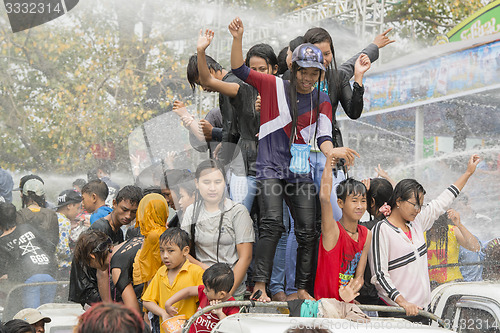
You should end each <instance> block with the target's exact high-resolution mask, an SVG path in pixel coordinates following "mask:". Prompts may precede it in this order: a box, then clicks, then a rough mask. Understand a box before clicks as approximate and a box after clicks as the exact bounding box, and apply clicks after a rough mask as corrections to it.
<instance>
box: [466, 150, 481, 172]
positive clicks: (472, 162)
mask: <svg viewBox="0 0 500 333" xmlns="http://www.w3.org/2000/svg"><path fill="white" fill-rule="evenodd" d="M479 162H481V158H480V157H479V155H477V154H474V155H472V156H471V157H470V158H469V162H468V163H467V172H469V173H470V174H473V173H474V172H475V171H476V167H477V165H478V164H479Z"/></svg>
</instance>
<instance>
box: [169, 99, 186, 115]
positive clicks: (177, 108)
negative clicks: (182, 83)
mask: <svg viewBox="0 0 500 333" xmlns="http://www.w3.org/2000/svg"><path fill="white" fill-rule="evenodd" d="M172 111H174V113H175V114H176V115H178V116H179V117H183V116H188V115H189V112H188V110H187V109H186V105H185V104H184V103H183V102H181V101H178V100H175V101H174V105H173V107H172Z"/></svg>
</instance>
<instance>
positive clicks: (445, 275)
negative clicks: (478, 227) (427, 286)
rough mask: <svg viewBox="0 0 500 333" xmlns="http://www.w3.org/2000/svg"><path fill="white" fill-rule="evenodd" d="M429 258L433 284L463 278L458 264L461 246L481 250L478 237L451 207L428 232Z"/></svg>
mask: <svg viewBox="0 0 500 333" xmlns="http://www.w3.org/2000/svg"><path fill="white" fill-rule="evenodd" d="M426 243H427V260H428V262H429V266H430V267H429V277H430V280H431V284H432V285H434V286H436V285H438V284H441V283H445V282H450V281H456V280H463V277H462V274H461V273H460V268H459V266H458V255H459V250H460V246H462V247H464V248H465V249H467V250H469V251H473V252H479V251H480V250H481V245H480V244H479V241H478V240H477V238H476V237H475V236H474V235H473V234H472V233H471V232H470V231H469V230H467V228H466V227H465V226H464V225H463V224H462V223H461V221H460V214H459V213H458V212H457V211H455V210H453V209H449V210H448V211H447V212H446V213H444V214H443V215H441V216H439V217H438V218H437V220H436V221H435V222H434V224H433V225H432V228H430V229H429V230H428V231H427V232H426ZM443 264H444V265H446V264H456V266H452V267H441V268H434V269H433V268H432V266H435V265H443Z"/></svg>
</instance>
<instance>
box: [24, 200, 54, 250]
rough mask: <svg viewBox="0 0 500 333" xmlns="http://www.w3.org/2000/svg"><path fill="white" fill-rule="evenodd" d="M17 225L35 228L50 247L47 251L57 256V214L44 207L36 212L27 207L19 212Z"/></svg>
mask: <svg viewBox="0 0 500 333" xmlns="http://www.w3.org/2000/svg"><path fill="white" fill-rule="evenodd" d="M16 223H17V224H18V225H21V224H24V223H27V224H30V225H31V226H33V227H35V228H36V230H37V231H38V232H39V234H40V236H41V237H43V238H44V240H45V242H47V243H48V245H49V247H48V248H46V251H48V252H50V253H51V254H55V251H56V246H57V244H58V243H59V222H58V220H57V214H56V212H54V211H53V210H50V209H47V208H43V207H41V208H37V209H34V210H31V209H29V208H28V207H26V208H23V209H21V210H19V211H18V212H17V217H16Z"/></svg>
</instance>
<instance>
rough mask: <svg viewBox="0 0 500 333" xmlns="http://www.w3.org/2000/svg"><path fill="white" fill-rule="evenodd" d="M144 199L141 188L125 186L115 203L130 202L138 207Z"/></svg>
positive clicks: (119, 192) (117, 195)
mask: <svg viewBox="0 0 500 333" xmlns="http://www.w3.org/2000/svg"><path fill="white" fill-rule="evenodd" d="M142 197H143V194H142V189H141V188H140V187H139V186H135V185H127V186H124V187H122V188H121V189H120V191H118V193H117V194H116V198H115V201H116V203H117V204H119V203H120V202H121V201H123V200H128V201H130V203H131V204H132V205H134V204H136V205H138V204H139V202H140V201H141V199H142Z"/></svg>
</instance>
